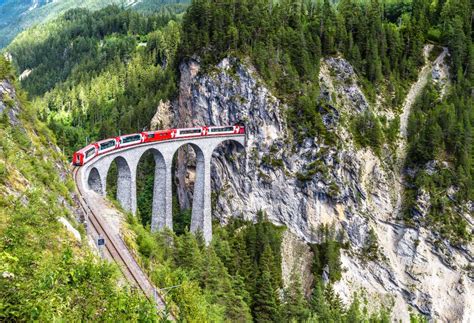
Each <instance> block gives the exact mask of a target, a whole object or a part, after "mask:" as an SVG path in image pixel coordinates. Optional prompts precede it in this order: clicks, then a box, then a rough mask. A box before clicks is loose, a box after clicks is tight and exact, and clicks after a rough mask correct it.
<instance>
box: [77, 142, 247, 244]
mask: <svg viewBox="0 0 474 323" xmlns="http://www.w3.org/2000/svg"><path fill="white" fill-rule="evenodd" d="M225 142H235V143H237V145H239V146H242V147H245V135H243V134H238V135H229V136H220V137H202V138H200V137H198V138H190V139H177V140H172V141H162V142H153V143H149V144H140V145H136V146H131V147H126V148H122V149H119V150H114V151H111V152H110V153H107V154H104V155H101V156H98V157H96V158H94V159H93V160H91V161H90V162H89V163H88V164H86V165H85V166H83V167H81V168H80V169H79V172H80V176H81V177H82V181H81V182H82V183H87V187H85V189H89V190H93V191H95V192H96V193H98V194H100V195H102V196H105V195H106V179H107V173H108V171H109V169H110V166H111V165H112V163H113V162H114V161H115V162H116V164H117V168H118V179H117V200H118V201H119V203H120V205H121V206H122V207H123V208H124V209H125V210H127V211H129V212H131V213H133V214H136V211H137V187H136V186H137V185H136V180H137V167H138V163H139V162H140V159H141V157H142V156H143V155H144V154H145V153H146V152H151V153H152V154H153V157H154V159H155V176H154V185H153V203H152V219H151V230H152V231H158V230H161V229H164V228H169V229H171V230H172V229H173V218H172V216H173V215H172V164H173V157H174V155H175V154H176V153H177V151H178V149H179V148H180V147H182V146H185V145H190V146H192V148H193V149H194V152H195V154H196V179H195V183H194V194H193V203H192V213H191V214H192V215H191V228H190V229H191V231H192V232H198V231H201V232H202V234H203V237H204V240H205V241H206V243H209V242H210V241H211V239H212V218H211V159H212V154H213V152H214V150H215V149H216V147H217V146H219V145H220V144H222V143H225Z"/></svg>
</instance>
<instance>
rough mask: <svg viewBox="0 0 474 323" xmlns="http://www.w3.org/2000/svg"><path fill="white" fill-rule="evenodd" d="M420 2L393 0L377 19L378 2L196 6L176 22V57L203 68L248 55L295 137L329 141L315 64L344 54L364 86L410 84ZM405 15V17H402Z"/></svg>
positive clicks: (421, 18)
mask: <svg viewBox="0 0 474 323" xmlns="http://www.w3.org/2000/svg"><path fill="white" fill-rule="evenodd" d="M423 3H424V5H423V6H419V7H417V6H415V7H413V8H412V7H411V5H410V3H405V2H404V3H403V6H401V7H397V5H398V4H399V2H395V3H394V2H393V1H392V2H391V4H390V5H389V6H387V8H386V11H385V14H386V15H385V16H384V9H383V8H384V6H383V5H382V4H381V3H379V2H378V1H370V2H369V1H351V0H344V1H340V2H339V4H338V6H337V7H335V6H332V5H331V4H330V1H329V0H326V1H321V2H313V1H277V2H275V1H270V0H258V1H248V2H241V1H235V0H226V1H224V2H218V1H212V0H195V1H193V2H192V4H191V6H190V8H189V9H188V11H187V13H186V15H185V16H184V19H183V35H182V40H183V41H182V43H181V47H180V51H179V52H180V58H189V57H192V56H193V55H195V54H197V55H199V56H200V57H201V59H202V61H203V62H204V63H205V65H206V64H214V63H216V62H217V61H219V60H220V59H222V58H223V57H225V56H226V55H234V56H235V55H237V56H243V57H250V59H251V61H252V63H253V65H254V66H256V67H257V69H258V71H259V74H260V75H261V76H262V77H263V79H264V80H265V82H266V83H267V85H268V86H270V87H271V88H274V89H276V93H278V95H279V96H280V98H282V99H283V100H284V101H286V102H287V103H289V105H290V107H291V108H290V109H289V110H288V113H287V119H288V123H289V125H290V126H291V128H292V129H293V131H294V134H295V138H296V139H297V140H298V141H301V140H302V139H304V138H306V137H315V136H318V137H321V138H323V139H325V140H326V141H327V142H328V143H333V142H334V141H335V140H336V139H335V135H334V134H333V133H332V132H331V131H328V130H327V129H326V127H325V126H324V124H323V122H322V119H321V115H320V110H321V109H323V107H324V103H323V102H320V98H319V86H318V82H319V80H318V74H319V61H320V59H321V58H322V57H323V56H327V55H333V54H336V53H338V52H340V53H343V54H344V56H345V57H346V58H348V59H349V60H350V61H351V62H352V63H353V65H354V66H355V67H356V70H357V71H358V72H360V74H362V76H364V77H366V78H367V79H368V80H369V81H370V82H377V83H378V82H381V81H382V80H383V79H384V77H386V78H388V77H391V78H392V79H394V80H405V79H410V78H411V79H412V78H414V77H415V76H416V74H417V73H416V68H417V67H418V66H420V65H421V64H422V63H423V61H422V59H421V57H422V55H421V51H422V47H423V43H424V33H425V31H426V30H425V29H426V26H425V20H426V17H427V15H428V13H429V12H428V11H429V10H428V9H429V6H428V5H426V4H425V2H423ZM406 12H408V13H411V15H404V16H403V19H401V15H402V14H404V13H406ZM391 19H392V20H391ZM399 20H400V22H401V23H398V22H399ZM392 21H393V22H397V23H398V24H397V25H395V24H393V23H392Z"/></svg>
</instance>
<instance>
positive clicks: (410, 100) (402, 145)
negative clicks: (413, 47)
mask: <svg viewBox="0 0 474 323" xmlns="http://www.w3.org/2000/svg"><path fill="white" fill-rule="evenodd" d="M432 49H433V45H425V47H424V48H423V56H424V58H425V65H424V66H423V68H422V69H421V71H420V73H419V74H418V80H417V81H416V82H415V83H414V84H413V85H412V86H411V88H410V91H409V92H408V94H407V96H406V98H405V102H404V103H403V112H402V114H401V115H400V137H401V138H400V141H399V145H398V149H397V165H398V168H399V170H398V177H397V178H396V180H395V189H396V192H397V203H396V207H395V214H394V215H395V216H398V214H399V213H400V211H401V207H402V196H403V174H402V170H403V165H404V164H405V159H406V156H407V136H408V132H407V128H408V119H409V117H410V113H411V108H412V106H413V104H414V103H415V100H416V98H417V97H418V96H419V95H420V94H421V91H422V90H423V89H424V88H425V86H426V85H427V84H428V79H429V75H430V74H431V72H432V71H433V68H434V67H435V66H436V65H439V64H441V63H442V62H443V61H444V59H445V57H446V55H447V54H448V49H447V48H446V47H443V52H442V53H441V54H440V55H439V56H438V57H437V58H436V60H434V62H430V61H429V59H428V57H429V54H430V52H431V50H432Z"/></svg>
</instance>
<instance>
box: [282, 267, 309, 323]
mask: <svg viewBox="0 0 474 323" xmlns="http://www.w3.org/2000/svg"><path fill="white" fill-rule="evenodd" d="M284 302H285V303H284V306H283V319H284V320H285V321H286V322H290V321H292V320H295V321H298V322H304V321H306V320H307V319H308V317H309V311H308V309H307V302H306V300H305V298H304V296H303V292H302V287H301V282H300V278H299V276H298V274H297V272H296V270H295V269H293V270H292V274H291V278H290V285H289V286H288V288H287V290H285V297H284Z"/></svg>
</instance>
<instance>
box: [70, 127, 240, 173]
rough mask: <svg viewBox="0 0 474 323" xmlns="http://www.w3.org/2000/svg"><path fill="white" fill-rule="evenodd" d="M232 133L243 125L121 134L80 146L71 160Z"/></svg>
mask: <svg viewBox="0 0 474 323" xmlns="http://www.w3.org/2000/svg"><path fill="white" fill-rule="evenodd" d="M232 134H245V126H244V125H243V124H236V125H234V126H212V127H196V128H183V129H169V130H157V131H146V132H142V133H135V134H131V135H123V136H120V137H115V138H109V139H105V140H101V141H99V142H97V143H93V144H90V145H88V146H86V147H84V148H82V149H81V150H79V151H77V152H75V153H74V155H73V158H72V162H73V164H74V165H76V166H82V165H84V164H85V163H87V162H88V161H90V160H91V159H92V158H94V157H96V156H98V155H101V154H105V153H108V152H110V151H113V150H115V149H119V148H124V147H129V146H133V145H139V144H141V143H148V142H155V141H162V140H172V139H175V138H178V139H179V138H192V137H201V136H226V135H232Z"/></svg>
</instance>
